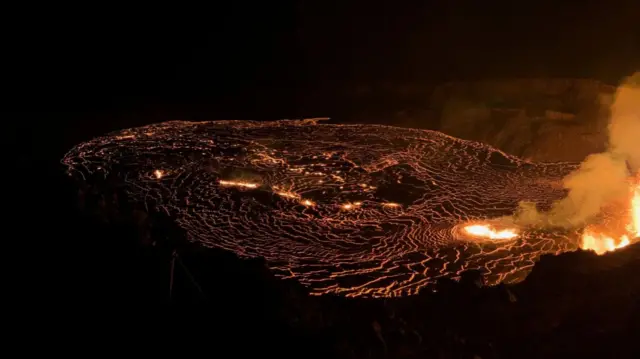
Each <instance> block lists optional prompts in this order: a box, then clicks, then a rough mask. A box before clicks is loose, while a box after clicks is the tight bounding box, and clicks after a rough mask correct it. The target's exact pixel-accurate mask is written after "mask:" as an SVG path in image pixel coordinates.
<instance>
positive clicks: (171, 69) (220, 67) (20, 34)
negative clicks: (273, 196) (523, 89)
mask: <svg viewBox="0 0 640 359" xmlns="http://www.w3.org/2000/svg"><path fill="white" fill-rule="evenodd" d="M378 3H381V2H370V1H369V2H366V1H350V2H346V1H277V2H269V3H266V2H256V3H248V2H230V3H226V4H225V5H211V6H210V7H209V8H208V9H204V8H200V9H196V8H186V7H182V8H175V7H164V8H163V7H159V6H153V7H147V8H136V9H134V8H132V7H124V8H123V7H116V6H112V7H109V6H106V5H104V6H102V7H97V6H94V8H60V7H52V8H49V9H45V8H39V9H38V10H37V11H35V10H34V9H22V10H16V11H15V12H14V13H9V12H8V18H9V21H6V22H3V25H2V26H3V29H2V33H3V43H2V44H3V45H2V46H3V50H4V51H3V58H4V65H3V74H2V83H3V85H4V86H5V88H6V89H7V90H8V91H6V92H7V93H8V94H9V95H8V96H5V98H4V100H5V105H4V107H5V109H8V110H10V111H13V116H14V118H16V119H18V118H19V119H20V120H17V121H15V122H16V124H17V128H18V130H19V132H18V135H17V136H14V138H18V139H19V141H22V140H23V138H26V137H29V138H31V142H30V143H31V144H32V146H31V147H32V152H34V153H36V152H43V151H40V150H36V147H42V146H45V147H47V146H52V147H56V151H60V150H61V149H63V148H66V147H65V146H70V145H72V144H73V143H74V141H78V140H81V139H84V138H85V137H87V136H93V135H97V134H99V133H102V132H104V131H106V130H111V129H117V128H121V127H124V126H135V125H139V124H142V123H144V122H149V121H152V122H153V121H155V120H157V121H161V120H168V119H175V118H176V117H189V116H191V117H189V118H193V116H192V115H189V116H187V115H184V112H181V111H182V110H176V111H174V112H171V113H169V112H168V111H167V110H166V109H167V108H169V107H171V106H173V107H178V108H180V109H189V111H191V112H194V111H195V110H194V109H197V111H204V112H205V113H206V114H205V115H201V116H199V117H198V116H195V117H196V118H197V119H221V118H233V119H239V118H265V119H271V118H288V117H292V116H297V115H298V114H299V113H304V114H306V113H305V112H304V109H302V110H301V109H300V108H299V106H298V103H299V102H300V100H301V99H303V98H304V96H305V94H306V93H307V92H308V91H311V90H313V89H318V88H319V89H323V90H324V91H325V92H326V93H328V96H330V95H331V91H332V89H339V88H341V87H344V86H345V85H347V84H370V83H375V82H387V83H389V82H390V83H407V82H414V83H420V82H434V81H435V82H438V81H446V80H451V79H473V78H479V77H507V76H570V77H595V78H600V79H603V80H606V81H609V82H616V81H617V80H618V79H619V78H620V77H621V76H623V75H625V74H628V73H630V72H632V71H633V69H634V68H637V67H638V64H640V55H639V53H640V45H639V44H640V36H639V35H638V34H639V33H640V25H639V24H638V20H637V14H638V13H640V9H638V7H640V6H639V5H638V4H639V3H638V2H637V1H633V0H619V1H609V2H605V1H583V2H580V1H565V2H562V4H558V3H560V2H557V1H546V0H544V1H529V0H522V1H518V2H514V1H511V2H507V1H483V2H479V1H466V0H448V1H436V0H433V1H425V2H399V1H395V2H386V5H378ZM634 20H635V21H634ZM141 108H144V111H146V112H149V111H151V112H154V111H155V113H156V114H157V116H156V117H155V118H151V119H149V118H145V119H140V118H134V117H135V115H128V116H129V117H127V116H124V115H123V114H124V113H135V111H139V110H140V109H141ZM197 111H196V112H197ZM34 113H37V115H36V114H34ZM114 114H116V115H114ZM311 115H315V113H313V114H311ZM317 115H329V116H331V115H332V114H331V113H326V114H325V113H322V114H317ZM203 117H204V118H203ZM52 133H56V134H58V135H57V136H53V135H51V134H52ZM58 139H60V140H64V141H59V143H60V144H58V143H54V142H56V141H57V140H58ZM63 142H64V144H62V143H63ZM23 143H24V142H23ZM47 148H48V147H47ZM47 152H51V151H47Z"/></svg>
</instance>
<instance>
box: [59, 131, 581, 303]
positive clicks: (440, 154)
mask: <svg viewBox="0 0 640 359" xmlns="http://www.w3.org/2000/svg"><path fill="white" fill-rule="evenodd" d="M63 163H64V164H65V165H66V166H68V170H69V173H70V175H72V176H74V177H77V178H79V179H81V180H84V181H88V182H93V181H99V180H101V179H103V178H105V177H106V176H107V175H111V176H116V177H118V178H120V179H121V180H122V182H123V183H125V184H126V189H127V191H128V192H129V194H130V195H131V197H132V198H133V199H134V200H135V201H139V202H141V203H144V204H146V205H147V206H149V207H153V208H155V209H156V210H161V211H165V212H167V213H169V214H170V215H171V216H172V217H173V218H175V220H176V221H177V223H178V224H179V225H180V226H182V227H183V228H184V229H185V230H186V231H187V233H188V236H189V239H190V240H192V241H195V242H200V243H202V244H203V245H205V246H209V247H218V248H223V249H226V250H229V251H232V252H235V253H236V254H238V255H240V256H247V257H263V258H265V259H266V261H267V263H268V265H269V266H270V268H271V269H272V270H273V271H274V272H275V273H276V274H277V275H278V276H280V277H293V278H295V279H297V280H298V281H300V282H301V283H302V284H304V285H306V286H307V287H309V288H310V290H311V292H312V293H313V294H323V293H339V294H343V295H347V296H362V295H364V296H398V295H407V294H412V293H416V292H417V291H418V290H420V289H421V288H424V287H426V286H428V285H430V284H433V283H434V282H435V281H436V280H437V279H438V278H441V277H452V278H456V277H458V276H459V275H460V274H461V273H462V272H463V271H465V270H470V269H478V270H480V271H481V272H482V273H484V274H485V278H486V280H487V283H489V284H495V283H499V282H503V281H504V282H513V281H518V280H520V279H522V278H524V276H525V275H526V273H527V272H528V270H530V268H531V267H532V266H533V265H534V262H535V261H536V260H537V258H538V257H539V256H540V255H542V254H545V253H556V254H557V253H560V252H562V251H568V250H574V249H576V248H577V247H578V240H577V238H578V236H577V234H576V233H574V232H571V231H569V230H566V231H554V232H553V233H549V232H545V231H541V230H533V229H528V228H524V227H523V228H511V227H510V228H506V227H504V225H503V224H502V223H499V222H496V221H492V220H491V218H500V217H503V216H509V215H511V214H513V213H514V211H515V210H516V209H517V208H518V203H519V202H520V201H528V202H532V203H535V204H536V205H537V206H538V207H539V208H542V209H544V208H548V207H549V206H550V205H551V203H552V202H553V201H556V200H558V199H560V198H562V197H563V196H564V195H565V191H564V190H563V189H562V186H561V185H559V183H561V181H562V178H563V177H565V176H566V175H567V174H569V173H570V172H571V171H573V170H575V169H576V165H574V164H568V163H554V164H545V163H531V162H527V161H523V160H521V159H518V158H516V157H512V156H510V155H507V154H505V153H503V152H501V151H499V150H496V149H494V148H491V147H489V146H486V145H483V144H481V143H478V142H470V141H464V140H460V139H456V138H453V137H450V136H447V135H444V134H442V133H439V132H434V131H425V130H415V129H407V128H397V127H388V126H378V125H332V124H321V123H319V122H318V121H317V120H304V121H276V122H260V123H259V122H246V121H242V122H240V121H221V122H220V121H219V122H201V123H192V122H167V123H161V124H156V125H151V126H146V127H141V128H134V129H128V130H123V131H119V132H116V133H111V134H109V135H107V136H104V137H100V138H96V139H94V140H92V141H89V142H86V143H83V144H80V145H78V146H77V147H75V148H74V149H72V150H71V151H70V152H69V153H68V154H67V155H66V156H65V158H64V159H63Z"/></svg>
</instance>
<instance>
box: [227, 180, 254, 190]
mask: <svg viewBox="0 0 640 359" xmlns="http://www.w3.org/2000/svg"><path fill="white" fill-rule="evenodd" d="M220 185H221V186H232V187H244V188H257V187H258V185H257V184H255V183H249V182H236V181H220Z"/></svg>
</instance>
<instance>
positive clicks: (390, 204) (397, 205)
mask: <svg viewBox="0 0 640 359" xmlns="http://www.w3.org/2000/svg"><path fill="white" fill-rule="evenodd" d="M383 206H385V207H400V205H399V204H397V203H393V202H387V203H384V204H383Z"/></svg>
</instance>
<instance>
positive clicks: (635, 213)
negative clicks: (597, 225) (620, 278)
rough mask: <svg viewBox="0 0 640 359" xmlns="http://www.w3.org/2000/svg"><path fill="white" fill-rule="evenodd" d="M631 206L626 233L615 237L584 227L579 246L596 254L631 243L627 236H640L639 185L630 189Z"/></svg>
mask: <svg viewBox="0 0 640 359" xmlns="http://www.w3.org/2000/svg"><path fill="white" fill-rule="evenodd" d="M630 202H631V206H630V208H629V217H630V219H629V223H628V224H627V226H626V231H627V232H628V234H624V235H622V236H620V237H618V238H615V237H613V236H611V235H609V234H606V233H602V232H599V231H597V230H595V229H594V228H587V229H585V231H584V233H583V234H582V243H581V245H580V248H582V249H585V250H592V251H594V252H596V254H599V255H600V254H604V253H607V252H611V251H615V250H616V249H620V248H623V247H626V246H628V245H629V244H631V240H630V239H629V237H630V236H631V237H632V238H633V237H640V185H636V186H635V187H634V188H633V189H632V191H631V201H630Z"/></svg>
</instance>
